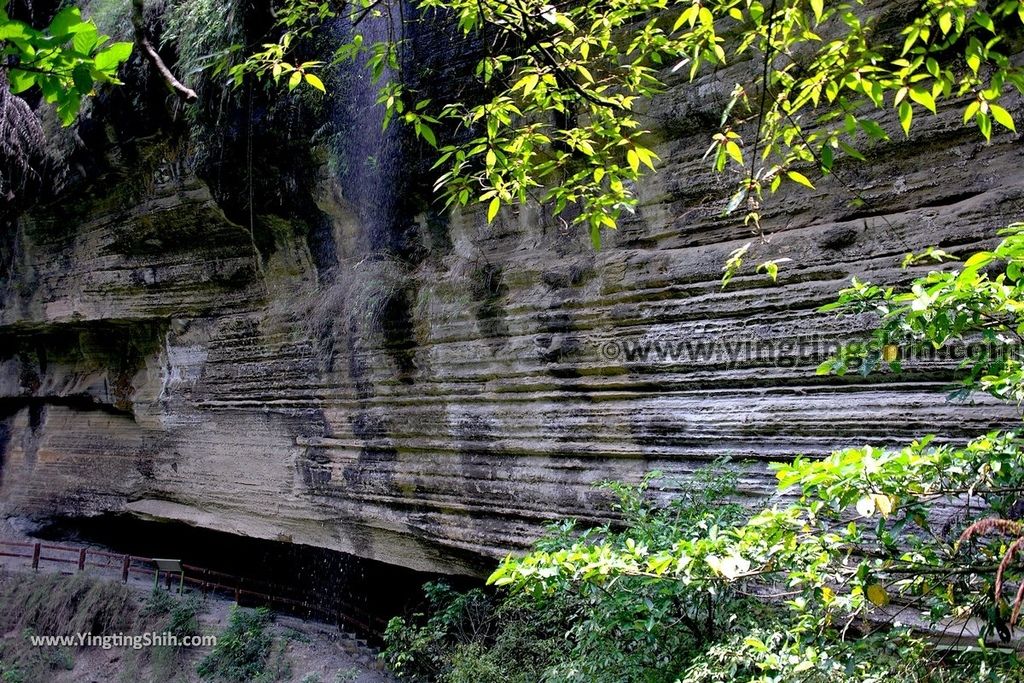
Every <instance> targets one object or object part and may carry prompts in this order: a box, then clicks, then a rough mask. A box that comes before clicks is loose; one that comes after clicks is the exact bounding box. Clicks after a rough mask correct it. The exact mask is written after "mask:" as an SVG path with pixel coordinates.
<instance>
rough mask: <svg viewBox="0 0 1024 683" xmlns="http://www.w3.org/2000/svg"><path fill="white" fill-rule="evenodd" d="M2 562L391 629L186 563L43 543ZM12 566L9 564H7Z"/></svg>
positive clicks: (345, 606) (276, 587)
mask: <svg viewBox="0 0 1024 683" xmlns="http://www.w3.org/2000/svg"><path fill="white" fill-rule="evenodd" d="M0 558H11V559H12V560H13V561H14V562H19V561H24V563H25V564H27V565H28V566H30V567H31V568H32V569H34V570H36V571H40V570H52V569H56V570H57V571H60V572H61V573H64V574H74V573H77V572H84V571H93V572H98V573H101V574H104V575H107V576H111V577H113V576H120V578H121V581H122V582H123V583H127V582H128V581H129V579H131V578H140V579H141V578H144V577H152V579H153V582H154V585H157V584H158V583H159V580H160V577H161V575H163V577H164V581H165V584H166V587H167V589H168V590H174V589H179V590H181V589H184V587H185V586H188V587H189V588H190V589H192V590H195V591H198V592H201V593H202V594H203V595H208V594H210V593H215V594H218V595H226V596H229V597H233V598H234V600H235V602H236V603H237V604H238V605H241V606H245V607H268V608H270V609H276V610H280V611H283V612H288V613H290V614H294V615H296V616H299V617H303V618H308V619H316V620H317V621H322V622H326V623H335V624H337V625H338V626H339V627H347V628H352V629H354V630H356V631H357V632H361V633H363V634H364V636H365V635H379V634H381V633H383V631H384V627H385V626H386V620H385V619H383V618H382V617H380V616H377V615H375V614H371V613H369V612H367V611H366V610H365V609H362V608H360V607H358V606H356V605H352V604H350V603H345V602H343V601H340V600H337V599H335V601H334V602H336V603H337V604H338V607H337V608H336V609H332V608H328V607H327V606H325V605H321V604H314V603H311V602H309V601H308V600H300V599H296V598H294V597H289V594H294V593H295V591H294V589H291V588H289V587H287V586H284V585H282V584H275V583H273V582H270V581H264V580H261V579H254V578H250V577H242V576H236V575H234V574H227V573H225V572H219V571H215V570H213V569H208V568H205V567H197V566H195V565H191V564H185V563H182V565H181V567H182V571H181V572H180V573H178V572H173V573H172V572H161V571H160V570H159V569H158V568H157V564H156V561H155V560H154V558H150V557H138V556H136V555H122V554H118V553H110V552H106V551H102V550H93V549H91V548H84V547H75V546H68V545H60V544H57V543H44V542H41V541H36V542H24V541H5V540H0ZM10 561H11V560H8V563H10Z"/></svg>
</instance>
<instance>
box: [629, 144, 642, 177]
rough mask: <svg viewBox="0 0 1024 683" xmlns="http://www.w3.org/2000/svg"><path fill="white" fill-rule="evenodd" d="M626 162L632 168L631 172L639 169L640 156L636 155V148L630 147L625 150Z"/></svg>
mask: <svg viewBox="0 0 1024 683" xmlns="http://www.w3.org/2000/svg"><path fill="white" fill-rule="evenodd" d="M626 162H627V163H628V164H629V167H630V168H631V169H633V173H637V172H639V171H640V157H639V156H637V153H636V150H632V149H631V150H629V151H628V152H626Z"/></svg>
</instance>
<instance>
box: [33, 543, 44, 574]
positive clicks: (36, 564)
mask: <svg viewBox="0 0 1024 683" xmlns="http://www.w3.org/2000/svg"><path fill="white" fill-rule="evenodd" d="M42 550H43V546H42V544H40V543H39V542H38V541H37V542H36V544H35V545H34V546H32V569H35V570H36V571H39V555H40V553H42Z"/></svg>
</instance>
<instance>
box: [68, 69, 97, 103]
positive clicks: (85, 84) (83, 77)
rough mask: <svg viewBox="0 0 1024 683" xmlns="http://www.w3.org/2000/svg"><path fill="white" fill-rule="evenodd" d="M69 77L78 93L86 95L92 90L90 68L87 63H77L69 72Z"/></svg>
mask: <svg viewBox="0 0 1024 683" xmlns="http://www.w3.org/2000/svg"><path fill="white" fill-rule="evenodd" d="M71 79H72V80H73V81H74V82H75V88H77V89H78V92H79V94H82V95H88V94H89V93H90V92H92V70H91V69H90V68H89V66H88V65H87V64H79V65H78V66H76V67H75V70H74V71H72V72H71Z"/></svg>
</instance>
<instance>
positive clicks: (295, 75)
mask: <svg viewBox="0 0 1024 683" xmlns="http://www.w3.org/2000/svg"><path fill="white" fill-rule="evenodd" d="M301 82H302V72H301V71H293V72H292V75H291V76H289V77H288V90H289V91H292V90H295V88H297V87H298V86H299V83H301Z"/></svg>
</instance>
